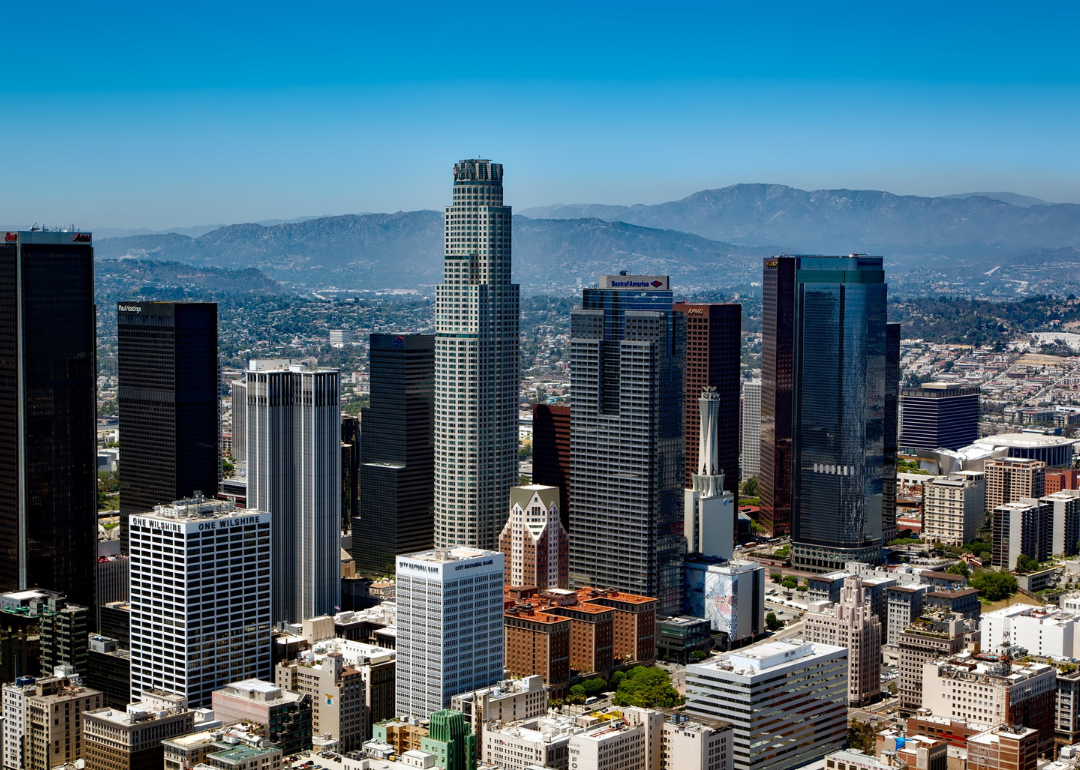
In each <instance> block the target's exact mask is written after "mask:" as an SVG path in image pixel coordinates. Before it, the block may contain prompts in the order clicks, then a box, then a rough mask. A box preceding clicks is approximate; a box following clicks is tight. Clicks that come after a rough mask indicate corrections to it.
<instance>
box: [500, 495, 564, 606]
mask: <svg viewBox="0 0 1080 770" xmlns="http://www.w3.org/2000/svg"><path fill="white" fill-rule="evenodd" d="M559 510H560V504H559V488H558V487H546V486H542V485H539V484H530V485H527V486H521V487H513V488H512V489H511V490H510V518H509V519H507V520H506V525H505V526H504V527H503V530H502V534H501V535H499V550H500V551H502V553H503V555H504V556H505V557H506V561H505V566H504V569H505V578H504V582H505V584H506V585H508V586H532V587H534V588H537V589H540V590H544V589H546V588H566V587H568V586H569V585H570V577H569V574H570V573H569V559H570V537H569V536H568V535H567V534H566V530H565V529H563V525H562V521H561V520H560V518H559Z"/></svg>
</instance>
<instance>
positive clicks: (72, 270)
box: [0, 232, 97, 608]
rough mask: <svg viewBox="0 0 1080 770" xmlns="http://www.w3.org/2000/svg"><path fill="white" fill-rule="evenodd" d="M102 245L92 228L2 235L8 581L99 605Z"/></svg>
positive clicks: (0, 433) (0, 570)
mask: <svg viewBox="0 0 1080 770" xmlns="http://www.w3.org/2000/svg"><path fill="white" fill-rule="evenodd" d="M95 313H96V311H95V307H94V253H93V247H92V246H91V245H90V235H89V234H87V233H70V232H22V233H8V237H7V239H6V240H5V241H4V243H2V244H0V591H13V590H17V589H20V588H27V587H33V586H38V587H41V588H47V589H49V590H53V591H59V592H61V593H63V594H65V595H66V596H67V597H68V599H69V601H71V602H72V603H75V604H81V605H83V606H86V607H90V608H92V607H94V606H95V596H94V582H95V576H96V569H97V452H96V425H95V419H96V406H95V403H96V397H95V396H96V327H95V320H96V316H95Z"/></svg>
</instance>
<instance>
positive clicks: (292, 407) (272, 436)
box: [233, 359, 341, 678]
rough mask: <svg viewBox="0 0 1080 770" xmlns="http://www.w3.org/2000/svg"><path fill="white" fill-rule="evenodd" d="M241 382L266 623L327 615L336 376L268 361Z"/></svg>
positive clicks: (336, 563) (333, 561) (336, 466)
mask: <svg viewBox="0 0 1080 770" xmlns="http://www.w3.org/2000/svg"><path fill="white" fill-rule="evenodd" d="M246 378H247V387H246V393H247V415H246V417H245V421H244V423H245V429H246V432H247V474H248V475H247V503H248V505H250V506H251V507H252V508H255V509H258V510H260V511H266V512H267V513H269V514H270V516H271V521H272V524H273V549H274V550H273V562H274V575H273V578H274V582H273V590H272V608H271V617H272V619H273V623H274V624H275V625H277V624H279V623H284V622H292V623H299V622H300V621H302V620H303V619H304V618H310V617H314V616H316V615H327V614H331V613H333V612H334V611H335V607H339V606H340V605H341V374H340V373H339V372H338V371H337V370H336V369H317V368H312V367H309V365H308V364H307V363H296V362H290V361H282V360H276V359H275V360H268V361H251V362H250V363H249V365H248V371H247V373H246ZM233 408H234V409H235V408H236V407H235V405H234V407H233ZM234 678H235V677H234Z"/></svg>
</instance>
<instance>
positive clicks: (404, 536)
mask: <svg viewBox="0 0 1080 770" xmlns="http://www.w3.org/2000/svg"><path fill="white" fill-rule="evenodd" d="M370 341H371V344H370V350H371V353H370V369H369V371H370V375H371V406H369V407H368V408H367V409H364V410H363V425H364V449H363V451H362V457H361V465H360V491H361V494H360V520H359V521H358V522H356V523H355V524H354V525H353V546H352V557H353V559H354V560H355V561H356V571H357V572H358V573H360V574H361V575H366V576H368V577H377V576H386V575H393V574H394V561H395V559H396V558H397V555H398V554H399V553H416V552H418V551H424V550H427V549H429V548H431V545H432V532H433V527H434V508H433V506H434V498H433V494H434V490H433V483H434V479H433V473H434V467H435V455H434V448H433V445H432V426H433V417H434V415H433V414H432V412H433V408H434V407H433V405H434V399H435V337H434V336H433V335H430V334H406V335H398V334H372V335H371V337H370Z"/></svg>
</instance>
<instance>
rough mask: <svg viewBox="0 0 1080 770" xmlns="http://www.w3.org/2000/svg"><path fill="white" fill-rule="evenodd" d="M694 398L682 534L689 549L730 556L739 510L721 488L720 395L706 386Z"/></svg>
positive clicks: (707, 554)
mask: <svg viewBox="0 0 1080 770" xmlns="http://www.w3.org/2000/svg"><path fill="white" fill-rule="evenodd" d="M697 401H698V414H699V415H700V419H699V420H698V434H699V435H698V445H697V452H696V454H697V456H698V467H697V469H696V471H695V472H694V473H693V474H692V475H691V477H690V478H691V479H692V482H693V488H692V489H686V490H683V535H684V537H685V538H686V549H687V551H688V552H690V553H701V554H705V555H706V556H719V557H720V558H722V559H730V558H731V557H732V555H733V553H734V550H735V524H736V521H737V519H738V518H739V511H738V508H737V506H736V505H735V498H734V496H733V495H732V494H731V492H725V491H724V472H723V470H722V469H721V468H720V463H719V461H718V459H717V458H718V456H719V443H720V442H719V441H718V438H719V431H718V429H717V423H718V417H719V414H720V406H721V401H720V394H719V393H717V392H716V389H715V388H706V389H705V390H704V391H703V392H702V393H699V394H698V399H697Z"/></svg>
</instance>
